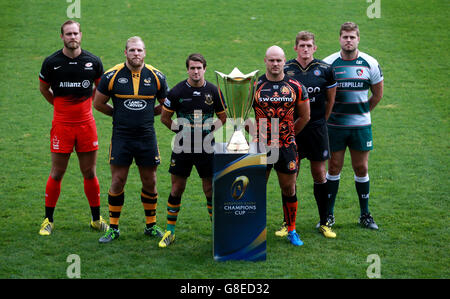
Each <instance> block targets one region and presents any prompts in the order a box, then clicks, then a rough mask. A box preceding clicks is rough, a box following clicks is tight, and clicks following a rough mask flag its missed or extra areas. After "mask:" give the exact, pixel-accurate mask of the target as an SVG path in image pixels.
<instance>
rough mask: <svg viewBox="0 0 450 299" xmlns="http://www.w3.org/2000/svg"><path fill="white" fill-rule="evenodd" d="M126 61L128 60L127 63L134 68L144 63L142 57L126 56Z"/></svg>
mask: <svg viewBox="0 0 450 299" xmlns="http://www.w3.org/2000/svg"><path fill="white" fill-rule="evenodd" d="M127 61H128V64H129V65H131V66H132V67H134V68H139V67H141V66H142V65H143V64H144V59H143V58H128V57H127Z"/></svg>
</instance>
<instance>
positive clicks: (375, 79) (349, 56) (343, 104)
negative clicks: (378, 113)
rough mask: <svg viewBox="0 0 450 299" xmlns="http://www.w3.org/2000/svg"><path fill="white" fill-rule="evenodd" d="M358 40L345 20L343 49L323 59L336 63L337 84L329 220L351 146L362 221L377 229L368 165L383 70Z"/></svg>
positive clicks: (355, 28) (331, 124)
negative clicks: (370, 197)
mask: <svg viewBox="0 0 450 299" xmlns="http://www.w3.org/2000/svg"><path fill="white" fill-rule="evenodd" d="M359 41H360V37H359V28H358V25H357V24H355V23H353V22H347V23H344V24H342V26H341V29H340V32H339V42H340V45H341V50H340V51H339V52H336V53H334V54H332V55H330V56H328V57H326V58H325V59H324V61H325V62H326V63H328V64H331V65H332V66H333V67H334V70H335V74H336V80H337V84H338V85H337V91H336V100H335V104H334V106H333V110H332V112H331V115H330V117H329V118H328V133H329V137H330V149H331V158H330V160H329V162H328V172H327V175H326V176H327V184H328V187H329V192H330V194H329V196H330V199H331V202H330V207H329V211H328V214H329V219H331V221H329V224H330V225H331V224H332V223H334V203H335V200H336V195H337V192H338V189H339V180H340V173H341V170H342V167H343V166H344V158H345V150H346V148H347V147H348V148H349V150H350V157H351V163H352V167H353V171H354V174H355V176H354V178H355V186H356V192H357V194H358V198H359V205H360V218H359V223H360V224H361V226H363V227H365V228H370V229H378V226H377V224H376V223H375V221H374V220H373V217H372V215H371V214H370V211H369V189H370V188H369V186H370V181H369V174H368V169H369V152H370V151H371V150H372V149H373V140H372V122H371V116H370V112H371V111H372V110H373V109H374V108H375V106H376V105H377V104H378V103H379V102H380V100H381V98H382V96H383V73H382V71H381V68H380V66H379V64H378V62H377V60H376V59H375V58H373V57H371V56H369V55H367V54H366V53H363V52H361V51H359V50H358V44H359ZM369 90H370V91H371V93H372V95H371V96H370V98H369V97H368V93H369Z"/></svg>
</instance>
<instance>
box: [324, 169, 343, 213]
mask: <svg viewBox="0 0 450 299" xmlns="http://www.w3.org/2000/svg"><path fill="white" fill-rule="evenodd" d="M340 179H341V174H340V173H339V174H337V175H330V174H329V173H328V172H327V189H328V200H329V201H328V215H334V204H335V202H336V195H337V193H338V190H339V181H340Z"/></svg>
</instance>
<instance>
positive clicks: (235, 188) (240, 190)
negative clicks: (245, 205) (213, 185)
mask: <svg viewBox="0 0 450 299" xmlns="http://www.w3.org/2000/svg"><path fill="white" fill-rule="evenodd" d="M248 183H249V179H248V177H246V176H245V175H243V176H239V177H237V178H236V179H235V180H234V182H233V184H231V196H232V197H233V198H234V199H235V200H239V199H241V198H242V196H244V193H245V191H246V190H247V186H248Z"/></svg>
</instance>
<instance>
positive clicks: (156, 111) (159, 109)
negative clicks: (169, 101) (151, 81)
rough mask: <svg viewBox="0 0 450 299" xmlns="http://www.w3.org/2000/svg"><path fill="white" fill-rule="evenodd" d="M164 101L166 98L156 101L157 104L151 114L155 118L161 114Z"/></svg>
mask: <svg viewBox="0 0 450 299" xmlns="http://www.w3.org/2000/svg"><path fill="white" fill-rule="evenodd" d="M165 100H166V98H164V99H158V102H159V104H158V105H156V106H155V108H154V109H153V114H154V115H155V116H156V115H160V114H161V113H162V106H163V104H164V101H165Z"/></svg>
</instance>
